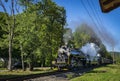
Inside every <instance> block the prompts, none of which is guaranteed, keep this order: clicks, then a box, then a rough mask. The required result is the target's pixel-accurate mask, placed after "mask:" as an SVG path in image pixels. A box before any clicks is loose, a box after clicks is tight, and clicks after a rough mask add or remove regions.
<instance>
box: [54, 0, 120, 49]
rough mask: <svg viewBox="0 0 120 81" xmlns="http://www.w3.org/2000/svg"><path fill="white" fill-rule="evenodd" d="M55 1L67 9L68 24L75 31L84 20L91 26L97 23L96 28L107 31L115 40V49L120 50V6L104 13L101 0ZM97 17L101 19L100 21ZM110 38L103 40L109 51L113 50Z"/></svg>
mask: <svg viewBox="0 0 120 81" xmlns="http://www.w3.org/2000/svg"><path fill="white" fill-rule="evenodd" d="M53 1H55V2H56V3H57V4H58V5H60V6H63V7H64V8H65V9H66V13H67V14H66V15H67V24H68V27H69V28H71V29H72V30H73V31H75V29H76V27H78V26H80V24H81V23H83V22H86V23H87V24H89V25H90V26H96V25H95V24H94V23H96V24H97V27H96V28H99V29H100V31H101V33H103V32H105V33H107V35H109V37H110V39H112V40H113V41H114V49H115V51H120V36H119V32H120V27H119V26H120V8H117V9H114V10H112V11H111V12H109V13H102V12H101V9H100V5H99V0H53ZM97 19H99V20H98V22H99V23H98V22H97ZM101 24H102V25H101ZM101 33H100V34H101ZM110 39H107V38H106V40H107V42H104V41H103V43H104V44H105V45H106V47H107V49H108V50H109V51H110V50H112V46H111V45H112V44H111V43H110V42H109V43H108V41H111V40H110Z"/></svg>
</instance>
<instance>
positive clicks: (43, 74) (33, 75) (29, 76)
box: [0, 70, 69, 81]
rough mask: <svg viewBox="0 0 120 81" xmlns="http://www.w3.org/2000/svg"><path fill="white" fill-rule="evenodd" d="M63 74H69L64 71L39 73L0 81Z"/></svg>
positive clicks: (5, 80) (18, 80) (17, 80)
mask: <svg viewBox="0 0 120 81" xmlns="http://www.w3.org/2000/svg"><path fill="white" fill-rule="evenodd" d="M65 72H69V71H68V70H64V71H53V72H46V73H40V74H31V75H24V76H19V77H13V78H7V79H5V78H4V79H0V81H24V80H27V79H31V78H37V77H44V76H49V75H56V74H60V73H65Z"/></svg>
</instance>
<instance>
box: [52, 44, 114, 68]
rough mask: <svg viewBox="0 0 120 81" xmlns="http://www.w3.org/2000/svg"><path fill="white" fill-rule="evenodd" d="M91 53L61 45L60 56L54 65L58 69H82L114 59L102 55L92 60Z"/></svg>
mask: <svg viewBox="0 0 120 81" xmlns="http://www.w3.org/2000/svg"><path fill="white" fill-rule="evenodd" d="M89 58H90V56H89V55H85V54H84V53H83V52H82V51H80V50H78V49H71V48H69V47H67V46H65V45H64V46H61V47H60V48H59V50H58V56H57V58H56V60H55V61H53V63H52V64H53V66H54V67H57V68H58V70H61V69H63V68H67V69H80V68H82V67H91V66H93V65H101V64H108V63H111V62H112V61H111V60H110V59H106V58H103V57H101V56H100V55H97V56H94V57H93V59H92V60H90V59H89Z"/></svg>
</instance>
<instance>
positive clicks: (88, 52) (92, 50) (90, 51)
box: [80, 43, 100, 61]
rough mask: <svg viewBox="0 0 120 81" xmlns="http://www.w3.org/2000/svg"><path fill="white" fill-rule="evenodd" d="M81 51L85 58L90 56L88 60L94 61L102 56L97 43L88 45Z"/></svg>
mask: <svg viewBox="0 0 120 81" xmlns="http://www.w3.org/2000/svg"><path fill="white" fill-rule="evenodd" d="M80 50H81V51H82V52H83V53H84V54H85V56H86V57H87V56H89V59H88V60H91V61H92V60H93V59H94V58H95V57H98V56H100V55H99V54H98V51H99V50H100V48H99V47H98V46H97V45H96V44H95V43H87V44H85V45H84V46H82V48H80Z"/></svg>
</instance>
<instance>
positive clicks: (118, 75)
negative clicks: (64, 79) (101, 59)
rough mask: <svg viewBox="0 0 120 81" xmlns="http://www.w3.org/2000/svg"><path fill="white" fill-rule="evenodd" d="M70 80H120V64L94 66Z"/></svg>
mask: <svg viewBox="0 0 120 81" xmlns="http://www.w3.org/2000/svg"><path fill="white" fill-rule="evenodd" d="M70 81H120V65H112V64H111V65H107V66H104V67H99V68H95V69H93V70H92V71H90V72H87V73H85V74H83V75H82V76H80V77H76V78H73V79H71V80H70Z"/></svg>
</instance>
